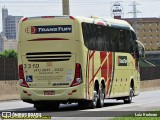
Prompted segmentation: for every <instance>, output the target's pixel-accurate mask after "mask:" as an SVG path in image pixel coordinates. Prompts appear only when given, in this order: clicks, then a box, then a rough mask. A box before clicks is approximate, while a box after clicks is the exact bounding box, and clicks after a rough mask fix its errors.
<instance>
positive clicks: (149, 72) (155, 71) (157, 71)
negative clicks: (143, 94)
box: [140, 66, 160, 80]
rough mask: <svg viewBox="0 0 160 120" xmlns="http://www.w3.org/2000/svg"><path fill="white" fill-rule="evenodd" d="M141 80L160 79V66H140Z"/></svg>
mask: <svg viewBox="0 0 160 120" xmlns="http://www.w3.org/2000/svg"><path fill="white" fill-rule="evenodd" d="M140 73H141V74H140V76H141V80H154V79H160V66H156V67H144V68H140Z"/></svg>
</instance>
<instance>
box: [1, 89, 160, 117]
mask: <svg viewBox="0 0 160 120" xmlns="http://www.w3.org/2000/svg"><path fill="white" fill-rule="evenodd" d="M154 110H160V90H154V91H145V92H141V93H140V95H139V96H136V97H134V98H133V102H132V103H131V104H124V103H123V101H121V100H120V101H116V100H105V104H104V107H103V108H96V109H81V108H78V106H77V104H76V103H75V104H68V105H64V104H61V105H60V109H59V110H57V111H44V112H42V115H51V116H53V117H61V119H62V118H63V117H64V119H65V120H67V119H71V118H72V119H75V118H76V117H77V118H76V120H77V119H78V117H87V119H90V118H89V117H94V119H102V118H104V117H116V116H121V115H128V114H135V115H136V114H138V113H143V112H144V111H154ZM4 111H13V112H16V111H17V112H30V113H33V112H34V113H35V112H38V111H36V110H35V108H33V105H32V104H28V103H24V102H22V101H20V100H16V101H0V114H1V112H4ZM104 119H105V118H104Z"/></svg>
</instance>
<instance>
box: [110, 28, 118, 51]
mask: <svg viewBox="0 0 160 120" xmlns="http://www.w3.org/2000/svg"><path fill="white" fill-rule="evenodd" d="M118 33H119V32H118V30H116V29H114V28H113V29H111V35H112V42H111V43H112V48H113V49H112V51H113V52H118V51H119V44H118V39H119V34H118Z"/></svg>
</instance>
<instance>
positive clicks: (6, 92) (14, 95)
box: [0, 79, 160, 100]
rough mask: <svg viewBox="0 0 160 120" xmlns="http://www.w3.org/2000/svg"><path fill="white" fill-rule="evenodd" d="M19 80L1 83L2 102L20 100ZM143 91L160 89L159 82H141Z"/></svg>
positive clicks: (0, 97) (0, 94)
mask: <svg viewBox="0 0 160 120" xmlns="http://www.w3.org/2000/svg"><path fill="white" fill-rule="evenodd" d="M17 83H18V81H17V80H6V81H2V80H1V81H0V100H15V99H20V97H19V94H18V89H17ZM140 87H141V91H146V90H155V89H160V79H159V80H146V81H141V86H140Z"/></svg>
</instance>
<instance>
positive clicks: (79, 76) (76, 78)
mask: <svg viewBox="0 0 160 120" xmlns="http://www.w3.org/2000/svg"><path fill="white" fill-rule="evenodd" d="M81 83H82V69H81V65H80V64H79V63H76V68H75V76H74V80H73V82H72V84H71V87H73V86H77V85H79V84H81Z"/></svg>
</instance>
